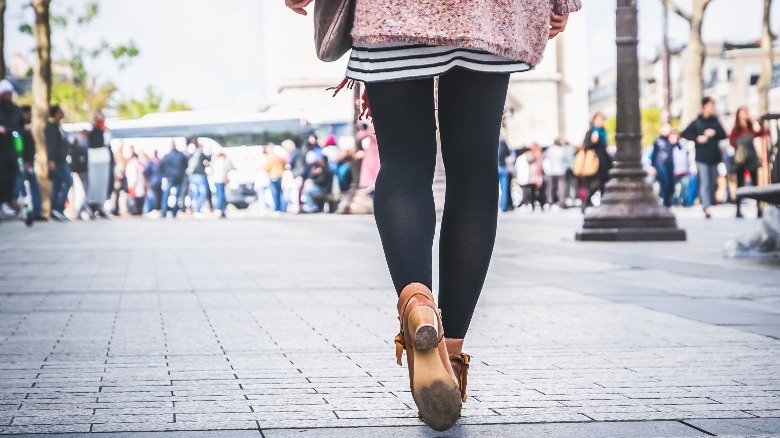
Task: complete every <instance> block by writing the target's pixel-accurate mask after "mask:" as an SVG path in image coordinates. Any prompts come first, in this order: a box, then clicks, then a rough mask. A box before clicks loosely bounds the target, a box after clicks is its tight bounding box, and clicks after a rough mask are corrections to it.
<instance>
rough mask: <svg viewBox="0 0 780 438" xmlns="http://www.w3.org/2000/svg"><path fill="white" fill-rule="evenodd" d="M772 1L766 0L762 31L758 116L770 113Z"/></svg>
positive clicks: (757, 85)
mask: <svg viewBox="0 0 780 438" xmlns="http://www.w3.org/2000/svg"><path fill="white" fill-rule="evenodd" d="M771 9H772V0H764V24H763V26H762V29H761V75H760V76H759V78H758V83H757V84H756V87H757V88H758V113H759V114H758V115H759V116H763V115H764V114H767V113H769V88H770V87H771V86H772V64H773V62H772V61H773V58H774V55H773V53H772V31H771V29H770V27H769V11H770V10H771Z"/></svg>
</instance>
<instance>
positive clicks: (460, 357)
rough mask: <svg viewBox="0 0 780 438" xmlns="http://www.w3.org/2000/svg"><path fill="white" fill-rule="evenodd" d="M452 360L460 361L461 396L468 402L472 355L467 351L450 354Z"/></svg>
mask: <svg viewBox="0 0 780 438" xmlns="http://www.w3.org/2000/svg"><path fill="white" fill-rule="evenodd" d="M450 362H460V374H459V375H458V386H459V387H460V398H461V400H462V401H463V403H465V402H466V397H467V396H466V385H468V380H469V362H471V356H469V355H468V354H465V353H461V354H450Z"/></svg>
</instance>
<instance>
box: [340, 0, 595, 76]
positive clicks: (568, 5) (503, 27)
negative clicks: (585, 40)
mask: <svg viewBox="0 0 780 438" xmlns="http://www.w3.org/2000/svg"><path fill="white" fill-rule="evenodd" d="M581 8H582V2H581V0H436V1H434V0H357V3H356V6H355V25H354V27H353V29H352V38H353V40H354V43H355V44H356V45H363V44H372V43H387V42H396V41H401V42H407V43H412V44H428V45H438V46H441V45H447V46H464V47H471V48H475V49H481V50H485V51H488V52H490V53H494V54H496V55H501V56H505V57H508V58H511V59H515V60H518V61H523V62H526V63H528V64H530V65H531V66H532V67H535V66H536V65H537V64H539V62H540V61H541V60H542V53H543V52H544V48H545V46H546V45H547V39H548V36H549V32H550V31H549V29H550V9H553V10H555V12H557V13H559V14H568V13H570V12H574V11H578V10H579V9H581Z"/></svg>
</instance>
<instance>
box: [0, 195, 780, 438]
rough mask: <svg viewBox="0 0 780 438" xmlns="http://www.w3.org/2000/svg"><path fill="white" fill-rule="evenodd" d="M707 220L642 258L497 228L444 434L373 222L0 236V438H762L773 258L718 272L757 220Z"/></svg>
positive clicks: (561, 216)
mask: <svg viewBox="0 0 780 438" xmlns="http://www.w3.org/2000/svg"><path fill="white" fill-rule="evenodd" d="M694 213H696V214H694ZM717 213H718V216H722V217H716V219H715V220H713V221H704V220H703V219H700V218H699V215H698V212H690V211H684V212H681V213H680V215H681V223H682V225H683V226H684V227H686V228H687V230H688V232H689V236H690V241H689V242H687V243H645V244H614V243H613V244H601V243H577V242H574V239H573V237H574V231H575V229H576V228H577V226H579V225H580V223H581V217H580V216H579V215H578V214H576V213H575V212H565V213H558V214H543V215H542V214H539V213H537V214H523V213H519V212H518V213H514V214H510V215H506V216H502V218H501V222H500V227H499V241H498V245H497V249H496V253H495V257H494V261H493V264H492V268H491V273H490V275H489V278H488V281H487V286H486V290H485V293H484V294H483V297H482V299H481V301H480V304H479V308H478V312H477V315H476V316H475V318H474V321H473V324H472V331H471V332H470V334H469V339H468V342H467V344H468V345H467V351H468V352H469V353H471V354H472V355H473V356H474V361H473V362H472V369H471V374H470V376H469V377H470V379H469V383H470V385H469V394H470V398H469V402H468V403H467V404H466V405H465V407H464V411H463V418H462V419H461V421H460V424H459V425H458V426H457V427H456V428H455V429H454V430H453V431H451V432H450V433H447V434H435V433H433V432H431V431H430V430H429V429H427V428H426V427H424V426H422V425H421V423H420V422H419V420H417V419H416V409H415V408H414V403H413V401H412V398H411V394H410V392H409V390H408V381H407V377H406V373H405V369H404V368H400V367H398V366H396V365H395V357H394V346H393V344H392V341H393V336H394V335H395V333H396V332H397V330H398V327H397V320H396V315H395V301H396V298H395V296H394V294H393V292H392V291H391V290H390V288H389V285H390V280H389V275H388V273H387V270H386V266H385V264H384V259H383V257H382V253H381V248H380V246H379V243H378V236H377V234H376V230H375V227H374V223H373V219H372V218H370V217H337V216H298V217H279V218H254V219H240V220H227V221H219V220H205V221H196V220H179V221H172V220H168V221H159V220H115V221H110V222H109V221H106V222H94V223H70V224H54V223H52V224H36V225H35V227H34V228H32V229H25V228H23V226H22V225H21V224H17V223H7V222H4V223H3V224H2V225H0V434H5V435H13V434H20V435H21V434H53V433H56V434H64V435H52V436H63V437H69V438H75V437H82V436H85V435H84V434H85V433H89V432H106V434H104V435H100V436H101V437H122V438H125V437H129V436H133V437H142V438H161V437H181V438H184V437H187V438H206V437H209V438H211V437H225V438H243V437H259V436H265V437H290V436H296V437H297V436H301V437H309V436H312V437H315V436H316V437H321V436H323V437H364V436H390V435H392V436H411V437H426V436H463V437H476V436H479V437H483V436H564V437H582V436H593V437H629V436H630V437H658V436H663V437H672V436H674V437H697V436H714V435H717V436H780V340H778V339H780V287H778V279H780V270H779V269H778V268H780V260H778V259H747V260H726V259H723V258H722V256H721V250H722V247H723V243H724V242H725V240H727V239H730V238H733V237H736V236H738V235H739V234H740V233H742V232H744V231H746V230H748V229H750V228H752V227H757V226H758V222H755V221H752V220H750V221H744V222H738V221H736V220H733V219H730V218H728V217H727V216H730V211H728V210H727V209H723V210H719V211H718V212H717ZM138 432H150V433H148V434H142V433H138ZM28 436H29V435H28Z"/></svg>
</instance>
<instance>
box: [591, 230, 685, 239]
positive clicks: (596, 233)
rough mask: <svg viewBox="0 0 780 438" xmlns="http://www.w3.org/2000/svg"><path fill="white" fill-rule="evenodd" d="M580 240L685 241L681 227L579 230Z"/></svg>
mask: <svg viewBox="0 0 780 438" xmlns="http://www.w3.org/2000/svg"><path fill="white" fill-rule="evenodd" d="M576 238H577V240H578V241H580V242H684V241H685V240H686V234H685V230H682V229H679V228H594V229H583V230H581V231H578V232H577V235H576Z"/></svg>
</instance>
